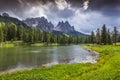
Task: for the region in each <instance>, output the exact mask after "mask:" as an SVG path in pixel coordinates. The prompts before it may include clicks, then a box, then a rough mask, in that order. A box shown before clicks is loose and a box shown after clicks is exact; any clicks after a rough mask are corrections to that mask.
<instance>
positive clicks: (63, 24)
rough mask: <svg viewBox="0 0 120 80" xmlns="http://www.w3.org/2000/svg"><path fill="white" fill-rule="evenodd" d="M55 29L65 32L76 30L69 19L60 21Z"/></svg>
mask: <svg viewBox="0 0 120 80" xmlns="http://www.w3.org/2000/svg"><path fill="white" fill-rule="evenodd" d="M55 30H56V31H61V32H65V33H68V32H72V31H75V29H74V27H73V26H71V25H70V24H69V22H68V21H65V22H63V21H62V22H59V23H58V25H57V26H56V27H55Z"/></svg>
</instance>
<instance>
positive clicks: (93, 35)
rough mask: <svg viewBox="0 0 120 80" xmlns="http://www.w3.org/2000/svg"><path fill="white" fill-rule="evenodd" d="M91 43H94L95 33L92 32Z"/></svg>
mask: <svg viewBox="0 0 120 80" xmlns="http://www.w3.org/2000/svg"><path fill="white" fill-rule="evenodd" d="M91 43H93V44H94V43H95V33H94V32H93V31H92V32H91Z"/></svg>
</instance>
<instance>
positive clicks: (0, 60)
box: [0, 45, 98, 72]
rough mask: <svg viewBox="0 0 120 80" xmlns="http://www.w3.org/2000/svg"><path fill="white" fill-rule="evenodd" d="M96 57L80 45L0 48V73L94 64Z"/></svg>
mask: <svg viewBox="0 0 120 80" xmlns="http://www.w3.org/2000/svg"><path fill="white" fill-rule="evenodd" d="M97 59H98V55H93V53H91V52H89V51H87V50H85V49H83V48H82V47H81V46H80V45H70V46H48V47H16V48H0V72H2V71H9V70H12V69H22V68H34V67H40V66H51V65H53V64H64V63H67V64H71V63H82V62H91V63H95V62H96V60H97Z"/></svg>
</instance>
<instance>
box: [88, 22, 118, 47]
mask: <svg viewBox="0 0 120 80" xmlns="http://www.w3.org/2000/svg"><path fill="white" fill-rule="evenodd" d="M117 42H120V35H119V34H118V30H117V27H114V30H113V31H110V30H109V29H107V27H106V25H105V24H104V25H103V27H102V29H101V30H100V29H99V28H98V29H97V30H96V32H95V31H92V32H91V35H90V43H93V44H95V43H96V44H102V45H107V44H113V43H114V44H115V45H116V43H117Z"/></svg>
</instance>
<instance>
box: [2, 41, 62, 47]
mask: <svg viewBox="0 0 120 80" xmlns="http://www.w3.org/2000/svg"><path fill="white" fill-rule="evenodd" d="M58 45H60V44H58V43H49V44H47V43H34V44H29V43H23V42H22V41H6V42H2V43H0V47H2V48H9V47H16V46H18V47H19V46H36V47H42V46H58Z"/></svg>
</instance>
